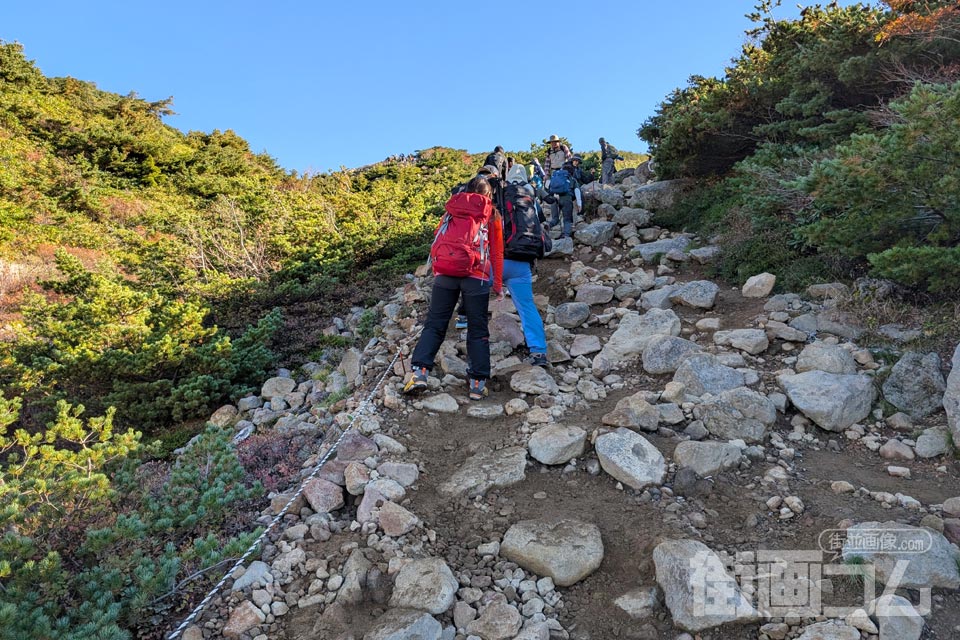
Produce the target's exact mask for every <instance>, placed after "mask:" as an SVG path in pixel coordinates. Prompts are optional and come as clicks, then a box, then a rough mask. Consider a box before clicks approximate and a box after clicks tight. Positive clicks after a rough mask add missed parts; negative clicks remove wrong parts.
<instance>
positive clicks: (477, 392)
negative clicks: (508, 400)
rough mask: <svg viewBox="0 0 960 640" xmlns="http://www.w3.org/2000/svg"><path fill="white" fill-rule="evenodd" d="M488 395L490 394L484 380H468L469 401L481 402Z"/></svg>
mask: <svg viewBox="0 0 960 640" xmlns="http://www.w3.org/2000/svg"><path fill="white" fill-rule="evenodd" d="M489 394H490V392H489V391H488V390H487V381H486V380H477V379H476V378H471V379H470V399H471V400H483V399H484V398H486V397H487V396H488V395H489Z"/></svg>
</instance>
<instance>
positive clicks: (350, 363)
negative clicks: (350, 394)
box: [337, 347, 362, 386]
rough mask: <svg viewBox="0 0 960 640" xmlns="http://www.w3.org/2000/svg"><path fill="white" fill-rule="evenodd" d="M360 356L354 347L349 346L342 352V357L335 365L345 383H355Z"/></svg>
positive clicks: (358, 375)
mask: <svg viewBox="0 0 960 640" xmlns="http://www.w3.org/2000/svg"><path fill="white" fill-rule="evenodd" d="M361 357H362V354H361V353H360V351H359V350H358V349H357V348H356V347H350V348H349V349H347V351H346V352H345V353H344V354H343V359H342V360H341V361H340V365H339V366H338V367H337V369H338V370H339V371H340V373H342V374H343V376H344V377H345V378H346V379H347V383H348V384H350V385H351V386H353V385H356V383H357V378H359V377H360V371H361V364H360V361H361Z"/></svg>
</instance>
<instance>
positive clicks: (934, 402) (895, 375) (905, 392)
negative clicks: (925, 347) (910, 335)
mask: <svg viewBox="0 0 960 640" xmlns="http://www.w3.org/2000/svg"><path fill="white" fill-rule="evenodd" d="M946 390H947V383H946V381H945V380H944V379H943V374H942V373H941V372H940V356H938V355H937V354H935V353H927V354H923V353H916V352H913V351H909V352H907V353H905V354H903V357H902V358H900V360H899V361H898V362H897V364H895V365H893V369H891V370H890V376H889V377H888V378H887V380H886V381H885V382H884V383H883V397H884V399H885V400H886V401H887V402H889V403H890V404H892V405H893V406H895V407H896V408H897V409H900V410H901V411H903V412H904V413H907V414H909V415H910V417H911V418H913V419H914V420H919V419H921V418H925V417H926V416H928V415H930V414H931V413H933V412H934V411H938V410H939V409H940V407H941V406H943V393H944V391H946Z"/></svg>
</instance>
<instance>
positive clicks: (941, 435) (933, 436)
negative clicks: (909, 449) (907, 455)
mask: <svg viewBox="0 0 960 640" xmlns="http://www.w3.org/2000/svg"><path fill="white" fill-rule="evenodd" d="M914 453H916V454H917V456H919V457H921V458H935V457H937V456H943V455H947V454H948V453H950V435H949V433H948V432H947V430H946V428H945V427H932V428H930V429H927V430H926V431H924V432H923V433H922V434H921V435H920V436H919V437H918V438H917V446H916V447H914Z"/></svg>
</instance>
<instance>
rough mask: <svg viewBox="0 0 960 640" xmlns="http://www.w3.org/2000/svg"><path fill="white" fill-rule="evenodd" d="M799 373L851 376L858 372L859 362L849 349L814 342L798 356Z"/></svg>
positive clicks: (797, 369) (797, 366) (797, 368)
mask: <svg viewBox="0 0 960 640" xmlns="http://www.w3.org/2000/svg"><path fill="white" fill-rule="evenodd" d="M795 369H796V371H797V373H803V372H805V371H826V372H827V373H837V374H842V375H849V374H852V373H856V372H857V362H856V361H855V360H854V359H853V354H851V353H850V351H848V350H847V349H844V348H843V347H841V346H839V345H835V344H827V343H825V342H812V343H810V344H808V345H807V346H805V347H804V348H803V350H802V351H801V352H800V355H798V356H797V364H796V367H795Z"/></svg>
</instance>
